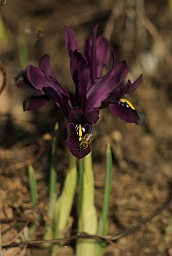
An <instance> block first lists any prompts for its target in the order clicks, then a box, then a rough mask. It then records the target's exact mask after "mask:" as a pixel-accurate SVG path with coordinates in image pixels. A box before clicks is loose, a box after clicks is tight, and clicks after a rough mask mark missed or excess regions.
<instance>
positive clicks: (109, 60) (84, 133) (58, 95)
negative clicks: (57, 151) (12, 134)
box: [15, 25, 143, 159]
mask: <svg viewBox="0 0 172 256" xmlns="http://www.w3.org/2000/svg"><path fill="white" fill-rule="evenodd" d="M97 29H98V25H97V26H95V27H94V29H93V36H92V37H86V39H85V44H84V52H83V53H81V52H80V51H79V49H78V42H77V38H76V35H75V34H74V32H73V30H72V29H71V28H70V27H65V33H64V41H65V45H66V48H67V50H68V53H69V57H70V72H71V76H72V79H73V82H74V84H75V93H72V92H70V91H69V90H68V89H66V88H63V87H62V86H61V84H60V83H59V82H58V79H57V78H56V75H55V73H54V72H53V70H52V68H51V66H50V57H49V56H48V55H44V56H43V57H42V58H41V59H40V62H39V67H35V66H33V65H28V66H27V67H26V68H25V69H24V70H22V71H21V72H20V73H19V74H18V75H17V77H16V80H15V81H16V85H17V86H18V87H19V88H20V89H22V90H24V91H25V92H26V93H28V94H30V95H31V97H30V98H29V99H27V100H26V101H25V102H24V103H23V107H24V111H28V110H35V109H37V108H39V107H41V106H43V105H45V104H46V103H47V102H49V101H50V100H51V101H53V102H54V103H55V104H56V105H57V106H58V107H59V108H60V109H61V111H62V112H63V113H64V115H65V116H66V118H67V141H66V144H67V146H68V148H69V150H70V151H71V153H72V154H73V155H74V156H75V157H77V158H78V159H80V158H82V157H84V156H85V155H87V154H88V153H89V152H90V151H91V148H90V143H91V141H92V139H93V135H92V133H91V131H92V126H93V124H95V123H96V122H97V121H98V119H99V112H100V109H101V108H105V107H109V109H110V110H111V112H112V114H114V115H115V116H117V117H119V118H121V119H123V120H124V121H126V122H129V123H136V124H139V125H142V124H143V116H142V114H140V113H139V112H138V111H137V110H136V109H135V107H134V106H133V105H132V104H131V103H130V102H129V101H128V100H126V99H125V98H124V95H125V94H130V93H133V92H134V91H135V90H136V89H137V87H138V85H139V84H140V82H141V80H142V75H140V76H139V77H138V78H137V79H136V81H135V82H134V83H131V81H130V80H128V82H126V83H125V82H124V79H125V78H126V76H127V74H128V67H127V64H126V62H125V61H121V62H119V63H115V58H114V52H113V51H112V50H111V47H110V45H109V42H108V41H107V39H106V38H105V37H104V36H102V35H101V36H98V37H97Z"/></svg>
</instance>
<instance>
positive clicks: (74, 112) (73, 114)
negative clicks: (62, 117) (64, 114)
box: [68, 107, 84, 122]
mask: <svg viewBox="0 0 172 256" xmlns="http://www.w3.org/2000/svg"><path fill="white" fill-rule="evenodd" d="M83 114H84V112H83V110H82V109H81V108H79V107H75V108H73V109H71V110H70V112H69V115H68V122H72V121H77V120H78V119H79V118H80V117H82V116H83Z"/></svg>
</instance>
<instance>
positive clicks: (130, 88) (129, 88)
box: [124, 75, 142, 94]
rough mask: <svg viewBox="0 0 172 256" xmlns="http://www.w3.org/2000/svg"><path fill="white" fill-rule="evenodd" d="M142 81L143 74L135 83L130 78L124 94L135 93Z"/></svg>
mask: <svg viewBox="0 0 172 256" xmlns="http://www.w3.org/2000/svg"><path fill="white" fill-rule="evenodd" d="M141 82H142V75H140V76H139V77H138V78H137V79H136V81H135V82H134V83H131V81H130V80H128V82H127V84H126V86H125V88H124V94H125V93H133V92H134V91H135V90H136V89H137V87H138V86H139V85H140V83H141Z"/></svg>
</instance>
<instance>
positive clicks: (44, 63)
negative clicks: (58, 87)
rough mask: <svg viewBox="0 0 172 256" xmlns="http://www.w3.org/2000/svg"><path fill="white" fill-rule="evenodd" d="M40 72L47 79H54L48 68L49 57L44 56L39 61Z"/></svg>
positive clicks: (50, 69)
mask: <svg viewBox="0 0 172 256" xmlns="http://www.w3.org/2000/svg"><path fill="white" fill-rule="evenodd" d="M39 68H40V70H41V71H42V72H43V73H44V74H45V75H46V77H47V78H48V79H51V78H53V79H56V75H55V73H54V72H53V70H52V68H51V66H50V56H49V55H47V54H45V55H44V56H42V57H41V59H40V61H39Z"/></svg>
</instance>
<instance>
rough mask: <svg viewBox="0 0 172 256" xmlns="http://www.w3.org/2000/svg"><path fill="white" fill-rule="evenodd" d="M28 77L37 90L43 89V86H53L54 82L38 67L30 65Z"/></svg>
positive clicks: (27, 70)
mask: <svg viewBox="0 0 172 256" xmlns="http://www.w3.org/2000/svg"><path fill="white" fill-rule="evenodd" d="M26 72H27V78H28V80H29V82H30V83H31V84H32V85H33V87H34V88H35V89H37V90H40V91H41V90H42V88H43V87H49V86H50V87H51V86H52V84H51V82H50V81H48V80H47V78H46V77H45V74H44V73H43V72H42V71H41V70H40V69H39V68H37V67H35V66H33V65H29V66H27V68H26Z"/></svg>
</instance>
